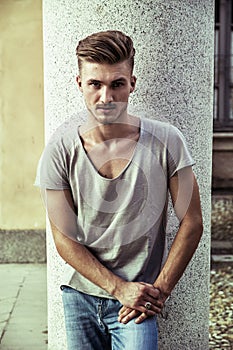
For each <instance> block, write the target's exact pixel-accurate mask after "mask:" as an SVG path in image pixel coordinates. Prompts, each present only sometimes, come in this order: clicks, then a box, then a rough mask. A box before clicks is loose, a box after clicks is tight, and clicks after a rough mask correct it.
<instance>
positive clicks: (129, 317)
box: [118, 310, 140, 324]
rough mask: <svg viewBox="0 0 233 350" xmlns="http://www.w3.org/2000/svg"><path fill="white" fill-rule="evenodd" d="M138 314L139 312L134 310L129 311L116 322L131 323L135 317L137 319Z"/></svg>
mask: <svg viewBox="0 0 233 350" xmlns="http://www.w3.org/2000/svg"><path fill="white" fill-rule="evenodd" d="M139 314H140V312H138V311H136V310H131V311H130V312H129V313H128V314H126V315H121V316H119V317H118V321H119V322H121V323H124V324H126V323H128V322H129V321H131V320H132V319H134V318H135V317H137V316H138V315H139Z"/></svg>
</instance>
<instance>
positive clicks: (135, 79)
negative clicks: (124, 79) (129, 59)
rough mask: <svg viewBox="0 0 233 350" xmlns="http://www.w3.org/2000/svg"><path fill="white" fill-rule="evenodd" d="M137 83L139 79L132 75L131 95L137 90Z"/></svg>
mask: <svg viewBox="0 0 233 350" xmlns="http://www.w3.org/2000/svg"><path fill="white" fill-rule="evenodd" d="M136 81H137V78H136V77H135V76H134V75H132V77H131V82H130V85H131V86H130V93H131V92H133V91H134V90H135V86H136Z"/></svg>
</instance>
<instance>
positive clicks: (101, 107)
mask: <svg viewBox="0 0 233 350" xmlns="http://www.w3.org/2000/svg"><path fill="white" fill-rule="evenodd" d="M96 109H101V110H104V111H111V110H113V109H116V106H115V105H98V106H97V107H96Z"/></svg>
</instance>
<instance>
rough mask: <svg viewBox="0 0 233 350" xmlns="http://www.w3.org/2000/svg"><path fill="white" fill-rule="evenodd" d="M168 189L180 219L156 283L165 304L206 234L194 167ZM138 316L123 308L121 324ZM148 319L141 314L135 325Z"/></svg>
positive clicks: (187, 170)
mask: <svg viewBox="0 0 233 350" xmlns="http://www.w3.org/2000/svg"><path fill="white" fill-rule="evenodd" d="M169 190H170V193H171V197H172V202H173V206H174V209H175V212H176V215H177V217H178V219H179V220H180V227H179V230H178V232H177V234H176V237H175V239H174V242H173V244H172V247H171V250H170V252H169V255H168V257H167V260H166V262H165V264H164V266H163V268H162V270H161V272H160V274H159V276H158V278H157V279H156V281H155V282H154V284H153V285H154V287H156V288H157V289H158V290H160V295H159V298H158V301H160V302H161V303H162V304H164V302H165V301H166V299H167V297H168V296H169V295H170V294H171V291H172V290H173V288H174V287H175V285H176V284H177V282H178V281H179V279H180V277H181V276H182V274H183V272H184V270H185V268H186V267H187V265H188V263H189V261H190V260H191V258H192V256H193V254H194V252H195V250H196V248H197V246H198V243H199V241H200V238H201V235H202V231H203V226H202V214H201V205H200V198H199V190H198V186H197V182H196V179H195V176H194V174H193V172H192V168H191V167H187V168H184V169H182V170H180V171H179V173H176V174H175V175H174V176H173V177H172V178H171V179H170V182H169ZM156 302H157V301H156ZM156 302H155V303H156ZM138 315H139V313H138V312H136V311H135V310H130V309H128V308H125V307H123V308H122V309H121V311H120V315H119V321H120V322H124V323H126V322H128V321H129V320H130V319H132V318H134V317H136V316H138ZM146 318H147V315H146V314H144V313H142V314H141V315H140V316H139V317H138V318H137V320H136V322H137V323H141V322H143V321H144V320H145V319H146Z"/></svg>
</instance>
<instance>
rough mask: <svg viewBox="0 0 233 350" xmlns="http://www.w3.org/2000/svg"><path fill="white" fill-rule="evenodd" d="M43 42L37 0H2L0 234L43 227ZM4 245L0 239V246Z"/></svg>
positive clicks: (40, 6) (0, 31)
mask: <svg viewBox="0 0 233 350" xmlns="http://www.w3.org/2000/svg"><path fill="white" fill-rule="evenodd" d="M42 47H43V46H42V2H41V0H21V1H17V0H1V1H0V197H1V203H0V206H1V207H0V230H1V237H2V235H3V234H4V232H5V231H4V230H6V233H7V232H8V236H9V231H10V230H17V233H19V231H20V230H25V229H34V230H37V229H43V228H44V227H45V218H44V216H45V215H44V209H43V207H42V204H41V198H40V194H39V191H38V190H37V189H36V188H34V187H33V182H34V178H35V171H36V165H37V162H38V158H39V156H40V154H41V152H42V150H43V143H44V121H43V115H44V112H43V111H44V107H43V64H42V61H43V50H42ZM12 233H13V234H14V231H13V232H12ZM24 234H25V231H24V233H23V234H22V237H24V238H22V239H25V235H24ZM17 237H18V238H19V240H20V237H21V236H19V235H18V236H17ZM5 238H6V237H5ZM9 239H10V237H9ZM4 247H5V248H6V246H5V245H4V246H3V240H2V239H1V252H3V249H5V248H4ZM19 249H20V247H19ZM4 254H5V253H2V256H3V255H4ZM16 255H17V253H16Z"/></svg>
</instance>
